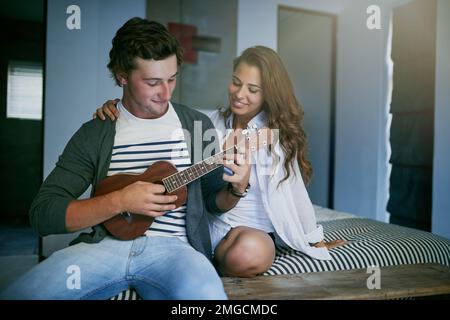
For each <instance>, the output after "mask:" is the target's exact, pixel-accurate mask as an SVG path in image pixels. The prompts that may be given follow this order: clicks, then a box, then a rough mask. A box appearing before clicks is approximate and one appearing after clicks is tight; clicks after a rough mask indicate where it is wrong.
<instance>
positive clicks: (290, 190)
mask: <svg viewBox="0 0 450 320" xmlns="http://www.w3.org/2000/svg"><path fill="white" fill-rule="evenodd" d="M210 117H211V120H212V122H213V124H214V126H215V127H216V130H217V131H218V132H219V137H220V138H221V139H222V141H220V142H221V143H220V145H221V146H222V145H223V141H224V140H223V139H225V138H226V135H227V133H229V132H230V130H229V129H231V128H232V123H233V115H231V116H230V117H229V118H228V119H227V121H226V124H225V121H224V118H223V117H222V115H221V114H220V112H219V111H215V112H214V113H212V114H211V116H210ZM265 124H266V117H265V113H264V112H263V111H262V112H260V113H259V114H258V115H256V116H255V117H254V118H253V119H252V120H251V121H250V122H249V124H248V127H249V128H262V127H264V126H265ZM274 153H275V154H276V155H278V159H275V160H277V164H276V165H275V166H272V163H273V161H274V159H273V157H271V156H270V154H269V152H267V150H265V149H261V150H258V151H256V152H255V153H254V154H253V155H252V156H253V160H255V159H257V161H255V162H256V172H257V179H258V184H259V188H260V189H261V193H262V199H263V204H264V208H265V210H266V211H267V214H268V216H269V218H270V220H271V222H272V225H273V227H274V229H275V231H276V234H277V236H278V237H277V238H278V240H280V239H281V240H282V242H283V243H281V244H282V245H283V244H284V245H288V246H289V247H291V248H293V249H295V250H298V251H301V252H303V253H305V254H307V255H309V256H310V257H312V258H315V259H319V260H331V256H330V254H329V252H328V250H327V249H326V248H325V247H320V248H316V247H311V246H310V243H316V242H319V241H321V240H323V229H322V226H321V225H318V224H317V222H316V215H315V212H314V208H313V205H312V203H311V200H310V199H309V196H308V192H307V191H306V188H305V184H304V183H303V179H302V175H301V173H300V168H299V166H298V163H297V161H294V170H293V172H292V171H291V174H290V176H289V178H288V179H287V180H285V181H283V182H282V183H281V184H279V181H281V180H282V179H283V178H284V175H285V170H284V153H283V152H282V149H281V147H280V144H279V143H276V144H275V146H274ZM255 162H253V163H255ZM225 214H226V213H225Z"/></svg>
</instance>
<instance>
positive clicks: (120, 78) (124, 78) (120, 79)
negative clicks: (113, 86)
mask: <svg viewBox="0 0 450 320" xmlns="http://www.w3.org/2000/svg"><path fill="white" fill-rule="evenodd" d="M117 81H118V82H119V85H120V86H121V87H123V86H124V85H127V84H128V81H127V75H126V74H125V73H123V72H120V73H118V74H117Z"/></svg>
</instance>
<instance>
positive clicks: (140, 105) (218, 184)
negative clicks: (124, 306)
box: [2, 18, 249, 299]
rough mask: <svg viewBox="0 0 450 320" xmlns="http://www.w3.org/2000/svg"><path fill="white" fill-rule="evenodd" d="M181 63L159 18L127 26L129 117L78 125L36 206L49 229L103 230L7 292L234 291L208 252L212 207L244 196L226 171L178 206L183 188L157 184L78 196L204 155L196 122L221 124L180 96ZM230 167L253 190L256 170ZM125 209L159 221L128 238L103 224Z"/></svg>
mask: <svg viewBox="0 0 450 320" xmlns="http://www.w3.org/2000/svg"><path fill="white" fill-rule="evenodd" d="M181 62H182V50H181V48H180V46H179V44H178V43H177V41H176V39H175V38H174V37H173V36H172V35H170V34H169V33H168V32H167V30H166V29H165V28H164V27H163V26H162V25H160V24H159V23H156V22H150V21H148V20H145V19H140V18H133V19H131V20H129V21H128V22H126V23H125V24H124V25H123V26H122V27H121V28H120V29H119V30H118V31H117V34H116V36H115V37H114V39H113V47H112V49H111V51H110V62H109V64H108V68H109V69H110V71H111V72H112V74H113V75H114V78H115V80H116V82H117V84H118V85H120V86H121V87H122V88H123V97H122V100H121V102H120V103H119V108H120V109H121V112H122V113H121V114H122V117H121V118H120V119H119V120H118V121H117V122H112V121H99V120H92V121H90V122H87V123H85V124H84V125H83V126H82V127H81V128H80V129H79V130H78V131H77V132H76V133H75V135H74V136H73V137H72V138H71V140H70V141H69V143H68V145H67V146H66V148H65V150H64V152H63V154H62V155H61V157H60V159H59V161H58V163H57V164H56V167H55V168H54V170H53V171H52V172H51V173H50V175H49V176H48V177H47V179H46V180H45V182H44V184H43V186H42V187H41V189H40V191H39V193H38V195H37V197H36V198H35V200H34V202H33V204H32V207H31V210H30V219H31V223H32V225H33V226H34V227H35V228H36V230H37V231H38V232H39V233H40V234H41V235H48V234H55V233H66V232H74V231H78V230H81V229H84V228H87V227H93V229H94V231H93V233H91V234H89V235H87V234H84V235H83V236H81V237H80V238H79V239H77V240H76V241H75V242H74V243H75V244H74V245H72V246H69V247H68V248H66V249H63V250H60V251H58V252H56V253H54V254H53V255H52V256H50V257H49V258H48V259H47V260H45V261H43V262H42V263H40V264H39V265H37V266H36V267H34V268H33V269H32V270H30V271H29V272H28V273H26V274H25V275H24V276H23V277H21V278H20V279H19V280H18V281H17V282H15V283H14V284H12V285H11V286H10V287H9V288H8V289H7V290H6V291H5V292H3V294H2V298H4V299H107V298H110V297H112V296H114V295H116V294H118V293H120V292H121V291H123V290H125V289H127V288H130V287H133V288H135V289H136V291H137V292H138V294H139V295H140V296H141V297H142V298H144V299H226V294H225V292H224V290H223V286H222V282H221V280H220V278H219V277H218V275H217V273H216V271H215V269H214V267H213V266H212V264H211V263H210V261H209V260H208V258H211V257H210V255H211V244H210V239H209V232H208V225H207V218H206V214H207V211H209V212H211V213H220V212H224V211H227V210H229V209H231V208H232V207H233V206H234V205H235V204H236V203H237V202H238V201H239V198H238V197H236V196H234V195H232V194H231V193H230V192H229V191H228V189H230V188H227V187H226V185H225V182H224V181H223V179H222V175H223V173H222V171H221V170H215V171H213V172H211V173H210V174H208V175H205V176H203V177H202V178H200V179H198V180H196V181H194V182H192V183H191V184H189V185H188V197H187V199H188V200H187V202H186V203H185V204H184V205H182V206H181V207H179V208H177V209H175V206H174V205H173V203H174V201H175V200H176V196H173V195H167V194H164V192H165V188H164V187H163V186H162V185H159V184H153V183H148V182H135V183H132V184H130V185H128V186H126V187H124V188H123V189H120V190H117V191H114V192H111V193H108V194H106V195H103V196H97V197H93V198H90V199H87V200H77V198H78V197H79V196H80V195H81V194H83V192H84V191H85V190H86V189H87V188H88V186H89V185H90V184H92V186H93V190H95V189H96V187H97V185H98V183H99V182H100V181H101V180H102V179H104V178H105V177H106V176H110V175H112V174H115V173H118V172H121V173H124V172H125V173H141V172H143V171H145V169H146V168H147V167H148V166H149V165H151V164H152V163H153V162H155V161H157V160H159V159H161V158H165V159H167V158H169V161H171V162H172V163H173V164H175V165H176V166H177V167H178V168H179V169H183V168H186V167H188V166H190V165H191V164H193V163H194V162H193V161H192V160H193V159H192V157H193V150H194V149H195V148H201V150H203V149H205V147H206V146H207V142H200V143H201V144H202V145H201V146H199V145H198V144H196V143H197V142H196V141H195V140H192V141H188V140H189V139H190V138H191V137H192V138H194V137H195V136H196V135H195V134H194V122H195V121H201V127H202V133H203V132H205V131H206V130H208V129H212V128H213V125H212V123H211V121H210V120H209V118H207V117H206V116H204V115H203V114H201V113H199V112H196V111H194V110H191V109H189V108H187V107H184V106H180V105H177V104H175V103H173V104H172V103H171V102H170V98H171V94H172V92H173V90H174V88H175V85H176V76H177V72H178V67H179V66H180V64H181ZM183 129H184V130H185V131H184V132H186V131H187V132H189V133H190V137H187V136H189V135H183V133H182V132H183ZM215 141H218V140H217V139H216V140H215ZM188 146H190V148H189V147H188ZM216 150H218V148H216ZM230 168H231V169H232V170H233V171H234V172H235V174H234V175H233V176H232V177H227V178H226V179H227V180H228V181H231V184H232V185H231V187H232V188H234V189H235V191H236V192H243V191H244V190H245V188H246V187H247V185H248V178H249V177H248V173H249V171H248V170H247V169H245V168H244V166H242V167H241V166H237V165H235V164H231V165H230ZM230 179H231V180H230ZM121 212H133V213H136V214H141V215H147V216H152V217H155V221H154V222H153V224H151V226H150V228H149V229H148V230H147V231H146V232H145V234H144V235H143V236H140V237H138V238H136V239H134V240H129V241H122V240H118V239H115V238H113V237H112V236H110V235H108V234H107V232H106V231H105V229H104V228H103V227H102V226H101V224H102V222H104V221H106V220H108V219H109V218H111V217H114V216H115V215H117V214H119V213H121ZM74 276H77V277H78V278H76V279H75V278H74Z"/></svg>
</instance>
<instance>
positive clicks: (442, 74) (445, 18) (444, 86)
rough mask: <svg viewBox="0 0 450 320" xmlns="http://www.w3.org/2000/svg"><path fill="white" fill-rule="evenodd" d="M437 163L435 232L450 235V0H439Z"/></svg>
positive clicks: (434, 208) (434, 197)
mask: <svg viewBox="0 0 450 320" xmlns="http://www.w3.org/2000/svg"><path fill="white" fill-rule="evenodd" d="M436 39H437V41H436V42H437V48H436V84H435V85H436V96H435V99H436V100H435V101H436V102H435V123H434V163H433V216H432V231H433V233H436V234H439V235H442V236H444V237H447V238H450V196H449V195H450V160H449V159H450V143H449V140H450V126H449V125H448V124H449V122H450V90H449V89H450V1H448V0H438V7H437V38H436Z"/></svg>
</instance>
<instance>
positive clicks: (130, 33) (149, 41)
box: [108, 17, 183, 86]
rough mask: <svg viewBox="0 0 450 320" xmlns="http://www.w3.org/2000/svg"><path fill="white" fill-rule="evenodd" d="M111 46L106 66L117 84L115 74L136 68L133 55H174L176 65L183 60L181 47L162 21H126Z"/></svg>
mask: <svg viewBox="0 0 450 320" xmlns="http://www.w3.org/2000/svg"><path fill="white" fill-rule="evenodd" d="M112 45H113V46H112V48H111V51H110V52H109V59H110V61H109V63H108V69H109V70H110V71H111V73H112V75H113V77H114V78H115V80H116V83H117V85H119V86H120V85H121V84H120V82H119V80H118V78H117V75H118V73H125V74H128V73H129V72H130V71H131V70H133V69H135V67H136V66H135V58H141V59H153V60H163V59H166V58H168V57H170V56H172V55H176V57H177V64H178V66H180V65H181V64H182V62H183V49H182V48H181V46H180V44H179V43H178V41H177V39H176V38H175V37H174V36H173V35H172V34H170V33H169V31H168V30H167V29H166V28H165V27H164V26H163V25H162V24H160V23H158V22H155V21H149V20H147V19H142V18H138V17H136V18H132V19H130V20H128V21H127V22H126V23H125V24H124V25H123V26H122V27H121V28H120V29H119V30H117V33H116V35H115V36H114V39H113V40H112Z"/></svg>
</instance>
